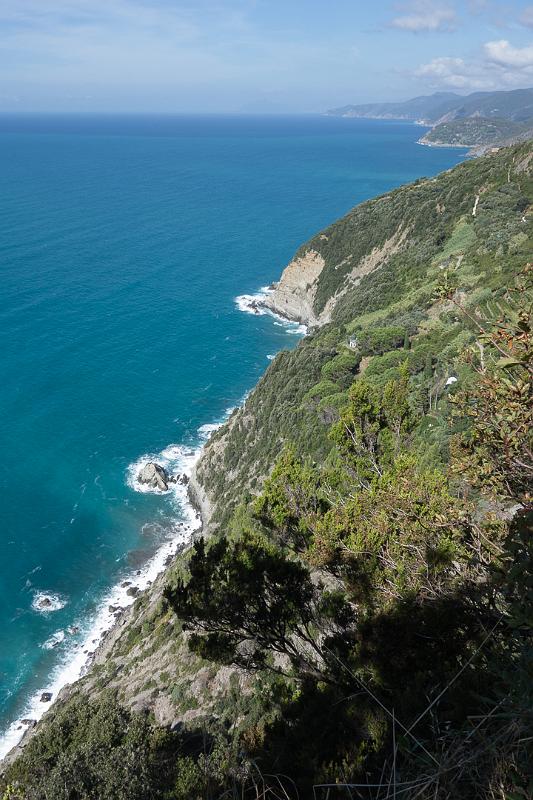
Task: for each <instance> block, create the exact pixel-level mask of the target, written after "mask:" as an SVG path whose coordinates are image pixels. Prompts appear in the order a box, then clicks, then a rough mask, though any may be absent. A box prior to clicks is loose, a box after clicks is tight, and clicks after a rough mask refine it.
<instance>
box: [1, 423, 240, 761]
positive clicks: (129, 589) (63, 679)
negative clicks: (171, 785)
mask: <svg viewBox="0 0 533 800" xmlns="http://www.w3.org/2000/svg"><path fill="white" fill-rule="evenodd" d="M233 411H234V408H228V409H227V410H226V412H225V414H224V416H223V419H222V420H220V422H216V423H209V424H206V425H202V426H201V427H200V428H199V430H198V438H197V442H198V443H197V445H196V446H191V445H189V446H187V445H181V444H172V445H169V446H168V447H166V448H164V450H162V451H161V452H159V453H153V454H145V455H143V456H141V457H140V458H139V459H137V460H136V461H135V462H133V463H132V464H130V466H129V467H128V468H127V470H126V482H127V484H128V486H130V488H131V489H132V490H133V491H136V492H142V493H146V492H152V493H155V494H165V495H167V494H168V495H170V496H171V497H170V499H171V502H172V504H173V505H175V508H176V512H178V513H177V516H178V514H179V517H178V518H177V519H176V524H175V526H174V528H173V529H172V532H171V536H170V537H169V538H167V540H166V541H165V542H164V544H163V545H162V546H161V547H160V548H159V549H158V550H157V552H156V553H155V554H154V555H153V556H152V558H151V559H150V560H149V561H148V563H147V564H146V565H145V567H144V568H143V569H141V570H138V569H137V570H130V572H128V573H127V572H124V573H122V574H121V575H120V582H119V583H117V584H116V585H115V586H113V587H111V588H110V589H109V591H108V592H107V593H106V594H105V596H104V597H103V598H102V600H101V602H100V603H99V605H98V608H97V610H96V612H95V613H94V614H93V615H91V616H90V617H89V618H87V619H85V620H78V621H77V622H76V623H75V624H74V625H73V626H71V629H69V630H67V632H65V631H62V630H61V631H57V632H56V633H54V634H53V635H52V636H50V637H49V638H48V639H47V640H46V641H45V642H44V643H43V644H42V645H41V646H42V647H43V648H44V649H45V650H52V649H55V648H59V645H61V647H60V649H61V651H62V658H61V661H60V663H59V664H58V666H57V667H56V668H55V670H54V671H53V672H52V674H51V676H50V683H49V684H48V685H47V686H45V687H43V688H41V689H39V691H37V692H35V694H34V695H33V696H32V697H31V698H30V699H29V701H28V702H27V703H26V705H25V707H24V709H23V712H22V714H21V716H20V717H19V719H17V720H15V722H13V723H12V724H11V725H10V726H9V728H8V729H7V730H6V731H5V732H4V733H3V734H2V735H1V737H0V759H2V758H3V757H4V756H5V755H7V753H9V751H10V750H11V749H12V748H13V747H15V746H16V745H17V744H18V743H19V742H20V740H21V738H22V737H23V735H24V733H25V732H26V730H28V727H30V723H31V725H33V722H34V721H38V720H39V719H40V718H41V717H42V716H43V714H44V713H45V711H47V709H48V708H50V705H51V703H52V702H53V701H54V700H55V699H56V697H57V695H58V694H59V692H60V691H61V689H63V688H64V687H65V686H67V685H68V684H71V683H74V681H76V680H78V678H80V677H82V676H83V675H84V674H85V673H86V671H87V668H88V666H89V664H90V660H91V657H92V656H93V654H94V652H95V650H96V649H97V648H98V646H99V645H100V643H101V642H102V640H103V638H104V636H105V634H106V633H107V632H108V631H109V630H110V629H111V628H112V627H113V625H114V624H115V622H116V620H117V616H119V615H120V614H121V613H122V612H123V610H124V609H126V608H127V607H128V606H130V605H131V604H132V603H133V602H134V601H135V597H136V596H137V595H138V594H139V592H141V591H143V590H144V589H146V588H147V587H148V586H150V585H151V584H152V583H153V582H154V581H155V579H156V578H157V576H158V575H159V574H160V573H161V572H162V571H163V570H164V569H165V566H166V565H167V563H168V560H169V558H173V557H174V556H175V554H176V552H177V551H178V550H179V549H180V548H181V547H182V546H183V544H184V543H186V542H188V541H190V539H191V538H192V534H193V532H194V531H195V530H197V529H198V527H199V525H200V515H199V514H198V513H197V512H196V510H195V509H194V508H193V506H192V505H191V503H190V502H189V498H188V495H187V486H186V482H183V483H171V484H169V489H168V492H161V491H159V490H157V489H154V488H152V487H149V486H146V485H145V484H140V483H139V482H138V480H137V477H138V474H139V472H140V470H141V469H142V467H143V466H144V465H145V464H147V463H148V462H150V461H155V462H157V463H159V464H161V466H164V467H165V469H167V470H168V472H169V473H170V474H173V475H174V474H181V475H186V476H187V477H189V476H190V474H191V472H192V468H193V466H194V464H195V463H196V461H197V460H198V458H199V457H200V454H201V451H202V448H203V446H204V444H205V443H206V441H207V439H208V438H209V436H210V435H211V434H212V433H213V432H214V431H215V430H217V429H218V428H219V427H220V426H221V425H223V423H224V422H225V420H226V419H227V418H228V417H229V416H230V415H231V413H232V412H233ZM66 602H67V600H66V598H64V597H61V596H60V595H59V594H56V593H53V592H44V591H39V592H36V593H35V595H34V598H33V601H32V607H33V608H34V610H35V611H38V612H40V613H43V614H46V613H49V612H51V611H57V610H59V609H60V608H63V607H64V606H65V604H66ZM67 634H68V635H67Z"/></svg>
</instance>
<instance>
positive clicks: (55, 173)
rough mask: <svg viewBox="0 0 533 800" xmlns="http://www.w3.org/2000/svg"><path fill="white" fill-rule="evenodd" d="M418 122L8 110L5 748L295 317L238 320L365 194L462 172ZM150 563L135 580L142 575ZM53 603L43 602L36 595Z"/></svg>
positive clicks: (176, 524)
mask: <svg viewBox="0 0 533 800" xmlns="http://www.w3.org/2000/svg"><path fill="white" fill-rule="evenodd" d="M419 135H420V129H419V128H416V127H414V126H413V125H409V124H403V123H395V122H373V121H368V120H361V121H359V120H343V119H335V118H328V117H320V116H316V117H315V116H306V117H290V116H286V117H209V116H204V117H199V116H196V117H186V116H183V117H180V116H160V117H158V116H149V117H148V116H146V117H142V116H131V117H130V116H120V117H113V116H97V115H93V116H83V115H80V116H60V115H58V116H40V115H39V116H37V115H35V116H34V115H25V116H15V115H3V116H0V186H1V189H0V270H1V276H0V280H1V284H0V286H1V288H0V343H1V354H0V359H1V362H0V363H1V376H2V378H1V384H0V430H1V437H2V447H1V458H0V497H1V505H0V755H2V754H4V752H5V750H6V749H7V748H8V747H9V746H10V745H12V744H13V743H14V742H15V741H16V740H17V739H18V737H19V736H20V734H21V732H22V731H23V727H21V726H20V724H19V723H14V721H15V720H17V719H19V718H20V717H24V716H33V717H35V716H36V715H38V714H39V713H41V712H42V711H43V710H44V709H45V708H46V707H47V704H46V703H41V702H40V694H41V692H42V691H43V690H47V689H50V690H52V691H53V692H54V694H55V692H56V691H57V689H58V688H60V686H61V685H62V684H63V683H64V682H65V681H66V680H69V679H72V678H74V677H76V675H77V674H78V673H79V671H80V669H81V667H82V665H83V663H84V662H85V660H86V658H87V653H88V652H90V651H91V649H94V645H96V643H97V641H98V637H99V635H100V634H101V632H102V630H104V629H105V628H106V627H107V626H108V625H109V624H110V621H111V619H112V614H111V612H110V611H109V609H108V606H109V604H110V603H112V602H117V603H125V602H130V601H131V598H129V597H128V596H127V595H126V591H127V589H126V587H124V586H121V583H122V582H123V581H125V580H126V579H128V580H131V581H133V582H134V583H136V585H140V586H143V585H146V583H147V581H148V580H150V579H153V577H154V576H155V574H156V573H157V571H158V570H160V569H161V566H162V564H163V561H164V558H165V557H166V556H167V555H168V553H170V552H172V551H173V549H175V547H176V543H177V542H179V541H180V540H183V539H184V538H186V537H187V536H188V535H189V531H190V528H191V526H192V527H194V525H195V519H194V515H193V513H192V511H191V509H190V508H189V507H188V506H187V504H186V501H185V492H184V491H183V489H180V488H179V489H178V490H176V491H174V492H170V493H169V494H159V495H157V494H152V493H146V492H144V493H142V492H140V491H138V489H139V488H140V487H139V486H138V485H137V484H136V482H135V476H136V473H137V470H138V466H139V464H142V463H143V461H145V460H147V458H149V456H150V454H153V455H155V456H156V457H157V458H158V459H159V460H161V461H163V462H164V463H165V464H167V465H168V466H169V467H170V468H171V469H172V470H176V471H183V470H186V469H187V468H189V467H190V464H191V463H192V461H193V460H194V458H195V453H196V452H197V449H198V447H199V446H200V445H201V443H202V441H205V438H206V436H207V435H208V433H209V431H210V430H211V429H212V426H213V425H214V424H216V423H217V422H220V421H221V420H223V419H224V417H225V415H227V413H228V410H229V409H231V408H232V407H234V406H235V405H237V404H238V403H239V402H240V401H241V400H242V398H243V396H244V395H245V393H246V392H247V391H248V390H249V389H250V388H251V387H252V386H253V385H254V383H255V382H256V381H257V379H258V378H259V376H260V375H261V373H262V372H263V371H264V370H265V369H266V367H267V366H268V358H269V356H272V355H273V354H275V353H276V352H277V351H279V350H280V349H282V348H287V347H292V346H294V345H295V344H296V342H297V341H298V334H299V333H300V332H299V329H298V328H297V326H294V325H293V326H287V325H283V324H281V323H280V322H279V321H277V320H275V319H274V318H272V317H270V316H253V315H250V314H243V313H241V312H240V311H239V309H238V306H237V305H236V302H235V298H236V297H237V296H238V295H241V294H246V293H253V292H255V291H257V290H258V289H259V287H261V286H263V285H265V284H268V283H269V282H271V281H272V280H275V279H276V278H278V276H279V275H280V273H281V271H282V268H283V267H284V266H285V264H286V263H287V262H288V261H289V259H290V258H291V256H292V254H293V253H294V251H295V250H296V248H297V247H298V246H299V245H300V244H301V243H302V242H304V241H305V240H306V239H307V238H308V237H309V236H310V235H312V234H313V233H315V232H316V231H317V230H318V229H320V228H321V227H323V226H325V225H326V224H328V223H329V222H331V221H333V220H334V219H336V218H337V217H339V216H340V215H342V214H343V213H344V212H346V211H347V210H348V209H349V208H351V207H352V206H353V205H355V204H356V203H358V202H360V201H362V200H364V199H366V198H369V197H372V196H374V195H377V194H379V193H381V192H384V191H386V190H388V189H390V188H392V187H395V186H398V185H400V184H402V183H405V182H406V181H410V180H412V179H414V178H417V177H420V176H422V175H433V174H435V173H437V172H439V171H441V170H443V169H446V168H448V167H451V166H453V165H454V164H456V163H457V162H458V161H460V160H461V159H462V158H463V157H464V153H463V152H461V151H457V150H448V149H440V148H434V149H430V148H427V147H420V146H419V145H417V144H416V143H415V142H416V139H417V138H418V136H419ZM139 573H140V574H139ZM43 600H44V601H45V603H46V605H45V607H44V608H43V607H41V606H42V602H43Z"/></svg>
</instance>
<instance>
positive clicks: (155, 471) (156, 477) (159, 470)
mask: <svg viewBox="0 0 533 800" xmlns="http://www.w3.org/2000/svg"><path fill="white" fill-rule="evenodd" d="M137 479H138V481H139V483H144V484H146V485H147V486H150V487H151V488H152V489H159V490H160V491H161V492H166V491H167V490H168V483H169V477H168V474H167V471H166V469H165V468H164V467H162V466H161V465H160V464H156V463H155V462H153V461H150V462H148V464H146V465H145V466H144V467H143V468H142V470H141V471H140V472H139V475H138V478H137Z"/></svg>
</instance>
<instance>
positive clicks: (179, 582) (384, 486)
mask: <svg viewBox="0 0 533 800" xmlns="http://www.w3.org/2000/svg"><path fill="white" fill-rule="evenodd" d="M532 171H533V147H532V144H531V143H527V144H525V145H521V146H519V147H515V148H512V149H509V150H502V151H500V152H498V153H497V154H495V155H492V156H489V157H485V158H482V159H477V160H475V161H471V162H467V163H464V164H462V165H460V166H459V167H457V168H455V169H454V170H451V171H449V172H446V173H444V174H443V175H441V176H438V177H437V178H435V179H429V180H420V181H417V182H415V183H414V184H412V185H410V186H406V187H402V188H401V189H398V190H396V191H394V192H392V193H390V194H388V195H385V196H383V197H380V198H377V199H376V200H373V201H370V202H368V203H364V204H362V205H361V206H358V207H357V208H355V209H354V210H353V211H351V212H350V213H349V214H348V215H346V216H345V217H344V218H343V219H341V220H339V221H338V222H336V223H334V224H333V225H331V226H330V227H329V228H327V229H326V230H325V231H324V232H322V233H319V234H317V236H315V237H313V239H311V240H310V241H309V242H308V243H307V244H306V245H304V246H303V247H302V248H301V249H300V250H299V252H298V254H297V258H296V260H297V259H298V258H301V257H302V256H303V257H305V255H306V253H309V252H311V251H312V252H315V253H318V254H319V255H320V258H321V263H322V262H323V266H322V268H321V271H320V273H319V275H318V277H317V279H316V282H315V284H314V285H311V286H310V285H308V284H307V283H305V285H303V286H302V289H301V291H302V292H304V291H306V292H307V293H308V295H309V296H310V297H311V298H312V302H311V305H309V303H308V305H307V308H311V309H312V314H313V317H314V320H315V321H317V320H318V322H319V323H320V324H319V325H318V326H317V327H315V328H314V329H313V330H312V331H311V333H310V335H309V336H307V337H306V338H305V339H304V340H302V342H301V343H300V344H299V345H298V347H297V348H296V349H295V350H294V351H292V352H290V353H281V354H279V355H278V356H277V357H276V359H275V360H274V362H273V363H272V364H271V366H270V367H269V369H268V370H267V372H266V373H265V375H264V377H263V378H262V380H261V381H260V382H259V384H258V386H257V387H256V388H255V390H254V391H253V392H252V393H251V394H250V396H249V397H248V398H247V400H246V402H245V404H244V405H243V407H242V408H241V409H239V410H237V411H236V412H234V414H233V415H232V417H231V419H230V420H229V422H228V423H227V424H226V425H225V426H224V427H223V428H222V429H221V430H220V431H218V432H217V433H216V434H215V435H214V436H213V437H212V439H211V440H210V442H209V444H208V446H207V447H206V450H205V453H204V455H203V457H202V459H201V461H200V462H199V465H198V468H197V473H196V476H195V481H193V485H194V484H195V483H196V487H197V488H196V491H199V492H201V493H202V494H203V495H204V496H205V499H206V501H207V502H206V503H205V508H206V509H207V507H208V506H210V519H209V520H206V522H207V523H208V529H209V532H210V534H211V539H210V543H208V544H207V545H206V544H204V543H203V542H198V543H197V544H196V546H195V549H194V551H193V552H192V553H190V552H189V553H186V554H183V555H182V556H181V557H180V558H178V559H177V560H176V562H175V563H174V564H172V565H171V566H170V567H169V569H168V570H167V572H166V573H165V574H164V575H163V576H162V577H161V579H160V580H159V581H158V582H157V584H156V585H155V586H154V587H152V589H151V590H150V591H149V592H147V593H145V594H144V595H143V596H141V597H140V598H139V599H138V600H137V601H136V603H135V605H134V607H133V609H132V611H131V612H130V613H129V615H128V616H127V617H125V618H124V623H125V624H124V625H122V626H120V627H118V628H117V629H116V630H115V631H114V633H113V635H112V637H111V638H110V640H109V641H108V643H107V645H106V648H105V649H104V650H103V651H102V652H101V653H100V655H99V657H98V659H97V663H96V665H95V667H93V668H92V670H91V671H90V673H89V675H88V676H87V677H86V678H85V679H83V680H82V681H81V682H80V684H79V685H77V686H76V687H75V688H74V690H73V691H71V692H70V693H68V695H66V696H65V699H64V702H63V703H58V704H56V706H55V707H54V708H53V709H52V711H51V712H50V713H49V714H48V715H47V717H46V718H45V720H44V722H43V724H42V725H41V726H39V732H38V733H37V735H35V736H34V737H33V739H31V741H30V742H29V743H28V745H27V746H26V749H25V751H24V754H23V755H22V756H21V757H19V759H18V760H17V761H16V762H15V764H14V765H12V766H11V767H10V768H9V769H8V773H7V775H6V777H5V780H6V781H9V782H10V783H11V785H12V787H13V789H12V791H14V792H15V794H14V795H9V796H15V797H16V796H17V794H16V792H20V795H19V796H21V797H23V798H26V800H41V798H43V800H44V798H47V797H52V796H53V797H54V798H71V797H79V798H86V797H87V798H89V797H90V798H93V797H94V798H99V799H100V800H101V799H102V798H109V799H110V800H111V799H112V798H117V797H124V798H126V797H128V798H144V797H154V798H163V797H165V798H167V799H168V798H174V799H175V800H181V799H182V798H183V800H185V798H187V799H188V800H189V798H198V800H200V798H205V797H222V796H223V794H224V793H226V796H232V795H231V792H233V793H234V794H235V795H236V796H244V797H248V796H250V797H265V798H266V797H270V796H274V794H273V792H275V791H279V792H281V793H282V795H283V792H285V795H283V796H287V797H289V798H291V800H292V798H296V797H297V796H298V792H299V796H300V797H307V796H312V794H313V791H314V793H315V796H316V797H320V798H322V797H326V796H327V789H326V788H324V789H321V788H317V785H318V784H342V783H357V784H367V783H369V784H373V788H371V789H368V790H367V789H364V790H362V791H364V792H365V793H366V794H365V796H369V797H372V798H376V800H378V798H379V800H381V798H385V797H389V796H390V792H391V789H392V788H394V787H395V786H397V785H398V784H399V783H400V782H402V785H401V789H402V792H403V796H404V797H407V798H413V800H414V797H415V796H416V797H421V798H423V799H424V798H429V797H431V798H439V800H440V799H441V798H445V797H450V796H453V797H461V798H485V797H490V796H493V795H494V792H496V790H498V791H500V790H501V791H503V792H504V794H503V795H502V796H509V797H510V796H513V793H514V796H517V797H527V796H528V795H527V792H528V791H529V787H530V783H529V781H530V779H531V777H532V773H531V766H532V765H531V762H530V761H528V756H527V751H528V744H527V743H528V742H530V741H531V739H530V737H531V735H532V731H531V725H532V720H531V707H532V702H531V701H532V698H531V680H530V677H531V669H532V665H531V660H530V656H528V652H530V651H529V650H528V644H527V643H528V641H529V640H530V635H531V627H532V625H533V621H532V620H531V613H530V609H531V600H532V599H533V598H531V584H530V580H531V551H530V548H529V546H528V541H529V540H528V537H529V536H530V535H531V533H530V531H528V530H527V520H528V517H527V514H526V513H525V512H526V511H527V510H529V511H530V510H531V473H532V470H533V465H532V464H531V450H532V449H533V448H532V444H531V441H530V434H529V431H530V430H531V423H532V419H531V407H532V403H531V356H532V347H533V345H532V341H531V308H530V306H531V289H530V288H529V289H528V288H527V286H525V284H527V282H528V280H529V278H528V273H526V274H525V275H523V274H522V273H523V269H524V265H525V264H526V263H527V262H528V261H530V260H531V253H532V252H533V249H532V239H533V213H532V212H533V209H532V202H533V176H532ZM520 276H522V277H520ZM517 277H518V278H519V281H520V282H521V284H524V285H523V286H521V288H520V289H519V291H518V292H515V293H514V294H513V293H511V294H509V289H512V287H513V286H514V284H515V281H516V279H517ZM280 286H281V291H280V292H279V293H278V294H277V295H276V293H275V295H274V296H275V297H276V296H277V297H278V298H279V299H280V302H281V301H283V299H284V295H283V277H282V279H281V281H280ZM290 286H291V288H292V289H294V282H293V281H292V278H291V284H290ZM472 348H473V349H472ZM503 356H505V358H503ZM500 362H504V363H500ZM528 376H529V377H528ZM454 409H455V416H453V417H452V410H454ZM484 491H486V492H490V494H488V495H487V496H486V497H485V496H484V495H483V494H481V492H484ZM510 507H514V512H515V511H516V509H517V508H518V509H519V513H518V514H516V515H515V516H514V518H513V513H514V512H511V511H509V509H510ZM510 520H511V521H510ZM511 564H513V566H512V569H511V568H510V565H511ZM183 624H185V626H186V630H183ZM446 687H449V688H448V689H447V688H446ZM132 710H133V711H134V712H137V713H133V714H132ZM143 711H144V712H145V713H146V714H147V716H145V715H141V716H140V717H139V713H138V712H143ZM156 723H159V724H164V725H169V724H171V723H172V726H173V727H172V730H169V729H168V728H165V729H162V728H161V727H158V725H157V724H156ZM412 726H414V729H413V732H411V731H410V727H412ZM125 764H127V765H128V769H125V768H123V767H124V765H125ZM115 765H118V767H117V768H115ZM254 787H255V788H254ZM276 787H277V788H276ZM281 787H283V788H281ZM313 787H315V788H314V789H313ZM498 787H499V788H498ZM10 791H11V790H10ZM269 792H270V794H269ZM343 792H344V794H343ZM227 793H230V794H229V795H228V794H227ZM345 793H346V789H338V790H337V789H331V791H330V794H329V797H330V798H331V797H344V796H346V794H345Z"/></svg>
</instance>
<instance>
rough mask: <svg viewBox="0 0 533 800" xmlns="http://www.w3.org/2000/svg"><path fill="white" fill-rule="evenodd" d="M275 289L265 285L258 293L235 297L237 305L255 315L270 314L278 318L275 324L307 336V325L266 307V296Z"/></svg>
mask: <svg viewBox="0 0 533 800" xmlns="http://www.w3.org/2000/svg"><path fill="white" fill-rule="evenodd" d="M273 291H274V290H273V289H271V288H270V286H263V287H262V288H261V289H259V291H258V292H257V293H256V294H241V295H239V296H238V297H236V298H235V305H236V306H237V308H238V309H239V311H244V312H245V313H246V314H254V315H255V316H264V315H265V314H268V315H269V316H270V317H274V319H275V320H276V321H275V322H274V325H278V326H279V327H282V328H285V330H286V332H287V333H292V334H295V335H296V336H305V335H306V334H307V326H306V325H302V324H300V323H299V322H293V321H292V320H289V319H286V318H285V317H282V316H281V314H276V312H275V311H272V309H271V308H266V307H265V306H264V302H265V300H266V298H267V297H268V296H269V295H271V294H272V292H273ZM267 358H270V356H267Z"/></svg>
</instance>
